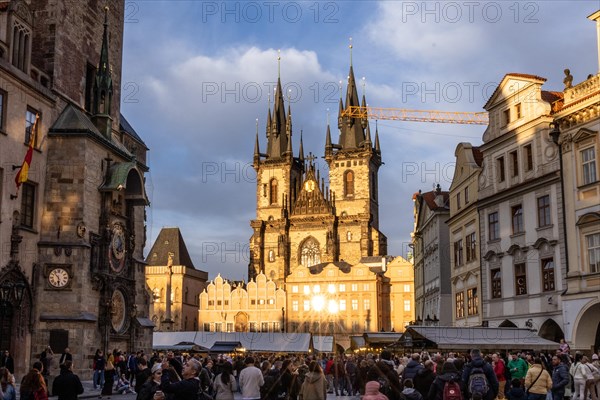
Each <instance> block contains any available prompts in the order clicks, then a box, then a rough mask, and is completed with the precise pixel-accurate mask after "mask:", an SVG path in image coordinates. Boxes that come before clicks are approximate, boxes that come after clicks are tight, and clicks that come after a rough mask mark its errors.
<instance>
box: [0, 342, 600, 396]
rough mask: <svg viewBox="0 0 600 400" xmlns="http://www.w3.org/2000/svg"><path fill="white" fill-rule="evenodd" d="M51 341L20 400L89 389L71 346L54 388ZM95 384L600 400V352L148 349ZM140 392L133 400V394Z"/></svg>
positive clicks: (111, 366) (125, 390) (181, 390)
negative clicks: (213, 352)
mask: <svg viewBox="0 0 600 400" xmlns="http://www.w3.org/2000/svg"><path fill="white" fill-rule="evenodd" d="M54 358H55V357H54V353H53V352H52V349H51V348H50V347H48V348H46V349H45V350H44V352H43V353H42V354H41V355H40V359H39V361H36V362H34V363H33V366H32V369H31V371H30V372H29V373H27V374H26V375H25V376H24V377H23V379H22V381H21V385H20V398H21V399H22V400H29V399H34V400H46V399H48V396H49V395H50V393H52V394H53V395H54V396H58V399H59V400H73V399H77V396H78V395H80V394H82V393H83V392H84V388H83V386H82V384H81V381H80V379H79V377H78V376H77V375H75V374H74V373H73V357H72V355H71V353H70V351H69V349H65V351H64V352H63V353H62V355H61V356H60V358H59V357H56V358H58V368H59V369H60V373H59V374H58V375H57V376H55V377H54V379H53V382H52V391H50V390H49V382H48V376H49V374H48V372H47V371H48V370H49V369H51V368H52V365H53V362H54ZM92 369H93V385H94V389H96V390H101V392H100V393H99V398H103V397H105V396H106V397H110V396H111V395H112V394H113V393H118V394H132V395H135V398H136V400H187V399H190V400H208V399H215V400H233V399H234V394H235V393H236V392H240V393H241V396H242V398H243V399H245V400H258V399H261V400H281V399H284V400H325V399H326V397H327V394H332V395H335V396H342V395H347V396H361V399H363V400H505V399H506V400H564V399H570V400H600V357H599V355H598V354H592V355H591V357H589V358H588V356H586V355H584V354H581V353H576V354H574V355H571V354H570V350H569V349H568V345H566V344H565V343H561V347H560V349H559V350H557V351H556V352H555V354H545V353H535V352H514V353H511V354H504V353H500V352H498V353H490V354H482V353H481V352H480V351H479V350H476V349H475V350H471V351H470V352H469V353H467V354H458V353H447V354H441V353H436V354H429V353H427V352H425V351H423V352H420V353H413V354H407V355H405V356H401V355H394V354H393V353H392V352H390V351H388V350H384V351H382V352H381V353H380V354H379V355H378V356H376V355H373V354H366V355H364V356H355V355H342V354H339V355H329V356H326V355H323V356H320V357H317V356H314V355H288V356H282V355H279V356H277V355H270V356H267V355H263V356H258V355H253V356H247V357H241V356H237V357H233V358H232V357H229V356H227V355H218V356H212V357H211V356H207V357H200V356H199V355H186V356H183V355H181V354H177V355H176V354H174V353H173V352H167V353H166V354H165V355H164V356H161V355H159V354H158V353H154V354H152V355H151V356H150V357H149V356H148V355H146V354H144V353H143V352H142V351H139V352H137V353H130V354H126V353H122V352H120V351H119V350H116V349H115V350H114V351H112V352H110V353H109V354H108V356H105V354H104V353H103V352H102V351H101V350H97V351H96V353H95V355H94V357H93V364H92ZM13 373H14V362H13V360H12V358H11V357H10V354H8V352H4V353H3V354H2V357H0V400H16V389H15V378H14V375H13ZM132 398H133V397H132Z"/></svg>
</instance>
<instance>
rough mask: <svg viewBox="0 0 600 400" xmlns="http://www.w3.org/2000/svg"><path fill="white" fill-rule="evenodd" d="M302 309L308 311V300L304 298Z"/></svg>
mask: <svg viewBox="0 0 600 400" xmlns="http://www.w3.org/2000/svg"><path fill="white" fill-rule="evenodd" d="M304 311H310V300H304Z"/></svg>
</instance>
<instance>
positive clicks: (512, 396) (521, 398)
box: [506, 378, 527, 400]
mask: <svg viewBox="0 0 600 400" xmlns="http://www.w3.org/2000/svg"><path fill="white" fill-rule="evenodd" d="M506 397H507V398H508V400H526V399H527V396H526V395H525V390H523V387H522V386H521V380H520V379H518V378H513V379H512V381H511V382H510V390H509V391H508V392H507V393H506Z"/></svg>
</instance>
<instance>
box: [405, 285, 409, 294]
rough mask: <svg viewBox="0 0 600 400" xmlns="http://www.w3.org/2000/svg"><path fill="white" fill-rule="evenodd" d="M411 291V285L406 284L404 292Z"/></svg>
mask: <svg viewBox="0 0 600 400" xmlns="http://www.w3.org/2000/svg"><path fill="white" fill-rule="evenodd" d="M409 292H410V285H404V293H409Z"/></svg>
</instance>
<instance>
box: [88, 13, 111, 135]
mask: <svg viewBox="0 0 600 400" xmlns="http://www.w3.org/2000/svg"><path fill="white" fill-rule="evenodd" d="M108 55H109V50H108V7H105V8H104V32H103V35H102V47H101V48H100V60H99V62H98V70H97V72H96V79H95V80H94V87H93V95H94V98H93V103H92V114H93V116H94V118H93V119H94V124H95V125H96V127H97V128H98V130H99V131H100V132H101V133H102V134H103V135H104V136H105V137H107V138H109V139H110V138H111V136H112V135H111V130H112V119H111V117H110V113H111V108H112V96H113V84H112V71H111V67H110V63H109V58H108Z"/></svg>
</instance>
